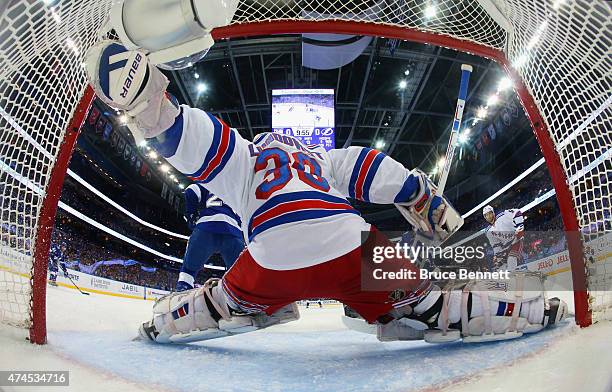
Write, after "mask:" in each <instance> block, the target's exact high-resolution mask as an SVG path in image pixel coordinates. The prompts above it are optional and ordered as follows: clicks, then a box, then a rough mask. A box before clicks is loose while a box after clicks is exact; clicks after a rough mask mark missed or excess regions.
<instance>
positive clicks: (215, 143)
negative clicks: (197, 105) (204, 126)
mask: <svg viewBox="0 0 612 392" xmlns="http://www.w3.org/2000/svg"><path fill="white" fill-rule="evenodd" d="M206 115H207V116H208V117H209V118H210V121H212V123H213V126H214V129H213V140H212V143H211V144H210V148H209V149H208V152H207V153H206V156H205V157H204V161H203V162H202V165H201V166H200V168H199V169H198V170H196V171H195V172H194V173H191V174H187V173H185V175H186V176H187V177H198V176H199V175H200V174H202V172H204V170H205V169H206V167H207V166H208V163H209V162H210V161H211V160H212V159H213V158H214V156H215V155H216V154H217V149H218V148H219V147H220V144H221V131H222V130H223V125H221V122H219V120H217V119H216V118H215V116H212V115H210V114H208V113H206Z"/></svg>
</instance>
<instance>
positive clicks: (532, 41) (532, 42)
mask: <svg viewBox="0 0 612 392" xmlns="http://www.w3.org/2000/svg"><path fill="white" fill-rule="evenodd" d="M546 27H548V22H547V21H544V23H542V24H541V25H540V27H538V31H537V32H536V33H535V35H534V36H533V37H531V39H530V40H529V42H528V43H527V49H528V50H530V49H533V47H534V46H535V45H536V44H537V43H538V41H539V40H540V38H541V37H542V34H543V33H544V30H546Z"/></svg>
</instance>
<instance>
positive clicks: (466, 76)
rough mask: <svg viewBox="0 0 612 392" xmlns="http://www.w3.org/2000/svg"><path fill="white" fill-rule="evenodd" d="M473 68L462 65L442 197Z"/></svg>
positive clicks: (441, 185)
mask: <svg viewBox="0 0 612 392" xmlns="http://www.w3.org/2000/svg"><path fill="white" fill-rule="evenodd" d="M471 73H472V66H471V65H469V64H461V83H460V85H459V97H458V98H457V108H456V109H455V118H454V119H453V127H452V129H451V134H450V140H449V141H448V147H447V148H446V158H445V162H444V168H443V169H442V172H441V173H440V181H438V189H437V190H436V194H437V195H438V196H442V193H444V188H445V187H446V180H448V173H449V172H450V168H451V164H452V163H453V157H454V156H455V147H456V144H457V139H458V138H459V129H460V128H461V119H462V118H463V109H464V108H465V100H466V99H467V90H468V84H469V82H470V74H471Z"/></svg>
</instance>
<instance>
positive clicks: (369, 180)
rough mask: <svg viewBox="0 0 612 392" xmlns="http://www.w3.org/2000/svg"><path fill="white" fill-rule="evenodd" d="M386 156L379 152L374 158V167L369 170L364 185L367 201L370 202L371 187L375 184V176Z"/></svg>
mask: <svg viewBox="0 0 612 392" xmlns="http://www.w3.org/2000/svg"><path fill="white" fill-rule="evenodd" d="M385 157H386V155H385V154H383V153H382V152H379V153H378V154H376V157H375V158H374V161H373V162H372V165H371V166H370V170H368V174H367V175H366V178H365V182H364V184H363V199H364V200H365V201H368V202H369V201H370V187H371V186H372V183H373V182H374V176H375V175H376V172H377V171H378V167H379V166H380V164H381V163H382V161H383V159H385Z"/></svg>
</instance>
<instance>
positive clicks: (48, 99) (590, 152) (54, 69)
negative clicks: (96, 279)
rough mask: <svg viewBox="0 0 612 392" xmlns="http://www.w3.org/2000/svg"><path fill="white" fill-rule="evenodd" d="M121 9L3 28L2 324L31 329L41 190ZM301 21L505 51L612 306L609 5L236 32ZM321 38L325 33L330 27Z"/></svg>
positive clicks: (293, 10) (257, 15)
mask: <svg viewBox="0 0 612 392" xmlns="http://www.w3.org/2000/svg"><path fill="white" fill-rule="evenodd" d="M109 3H110V0H103V1H95V0H86V1H76V0H59V1H56V2H55V3H52V4H54V5H45V3H43V2H42V1H37V2H18V3H17V2H15V4H11V5H9V6H8V9H7V10H6V11H5V12H4V14H3V17H2V19H1V20H0V42H1V44H0V47H1V49H2V50H1V52H0V92H1V97H2V98H1V99H0V126H1V128H0V129H1V132H2V133H0V197H1V198H2V199H1V200H0V206H1V208H2V215H1V216H0V223H1V230H2V243H1V245H2V252H1V253H0V320H2V321H9V322H11V323H14V324H20V325H23V326H27V325H29V323H30V321H29V317H30V316H29V304H28V301H29V296H30V288H29V276H30V274H31V265H32V263H31V261H30V260H31V259H30V256H31V255H32V250H33V244H34V242H35V233H36V228H37V221H38V217H39V211H40V207H41V203H42V197H41V194H39V191H37V189H45V188H46V186H47V184H48V182H49V177H50V173H51V168H52V166H53V162H54V159H55V157H56V155H57V153H58V150H59V147H60V144H61V141H62V138H63V135H64V131H65V129H66V125H67V122H68V121H69V119H70V117H71V114H72V112H73V111H74V108H75V106H76V104H77V103H78V101H79V96H80V94H82V91H83V89H84V86H85V79H84V75H83V71H82V68H81V61H82V55H83V53H84V51H85V50H86V48H87V47H89V46H90V45H91V44H92V43H93V41H94V40H95V36H96V32H97V30H98V29H99V28H100V26H101V24H102V23H103V21H104V19H105V15H106V13H107V11H108V9H109V5H110V4H109ZM298 20H305V21H313V20H317V21H324V20H333V21H345V22H347V21H350V22H361V23H369V24H376V25H384V26H391V27H397V28H408V29H411V30H414V31H423V32H433V33H435V34H439V35H442V36H448V37H452V38H457V39H461V40H465V41H469V42H472V43H477V44H480V45H483V46H486V47H488V48H493V49H498V50H502V51H504V52H505V53H506V56H507V58H508V60H509V61H510V62H511V63H512V64H514V66H515V68H516V69H517V71H518V74H519V75H520V76H521V77H522V78H523V80H524V82H525V84H526V86H527V88H528V90H529V92H530V93H531V95H532V96H533V98H534V100H535V102H536V104H537V106H538V108H539V110H540V112H541V114H542V115H543V117H544V121H545V123H546V126H547V128H548V131H549V133H550V136H551V139H552V141H553V143H554V145H555V147H556V150H557V152H558V155H559V158H560V161H561V165H562V167H563V170H564V172H565V173H566V176H567V178H568V182H569V184H568V185H569V188H570V191H571V194H572V196H573V201H574V204H575V206H576V215H577V219H578V224H579V227H580V228H582V229H584V230H585V231H588V232H589V234H587V235H586V237H585V240H586V243H587V244H588V246H587V250H588V251H589V252H592V256H593V257H592V258H591V259H589V261H588V262H586V267H587V268H588V272H589V275H590V278H589V279H590V283H589V289H590V290H591V295H592V301H593V302H592V306H593V309H594V310H596V311H600V310H603V309H605V308H606V306H608V305H609V304H610V303H612V294H611V293H610V290H609V288H610V285H611V281H612V261H611V260H612V255H611V254H610V249H612V246H610V242H609V241H608V242H606V241H607V240H606V236H604V235H603V234H602V231H603V230H608V231H609V230H610V228H611V227H610V226H611V225H612V221H611V220H612V217H611V213H610V211H611V208H610V204H611V198H612V196H611V195H612V192H611V191H612V190H611V189H610V183H611V181H610V180H611V176H612V174H611V173H612V151H611V146H612V113H611V109H610V105H611V103H612V97H611V91H612V90H611V86H610V83H611V82H610V80H611V78H610V70H611V69H612V63H611V56H610V47H612V42H611V38H610V37H611V36H612V33H611V31H612V29H611V26H610V24H611V20H612V16H611V9H610V4H609V3H607V2H604V1H590V0H585V1H569V0H566V1H564V0H555V1H548V2H546V1H537V2H535V1H523V0H505V1H504V0H479V1H474V0H439V1H436V2H430V1H424V0H418V1H416V0H379V1H366V0H347V1H315V0H301V1H300V0H299V1H291V0H277V1H251V0H246V1H241V2H240V4H239V6H238V11H237V13H236V16H235V18H234V22H233V26H239V27H244V26H247V27H249V26H250V28H252V31H253V32H255V33H257V31H258V28H261V26H262V25H259V27H258V24H257V23H254V22H278V21H280V22H283V21H285V22H291V21H298ZM249 24H250V25H249ZM240 25H242V26H240ZM231 28H232V27H231V26H230V30H231ZM262 31H264V30H262ZM272 31H273V30H270V29H266V30H265V32H272ZM320 32H325V27H324V25H322V27H321V31H320ZM562 208H564V207H563V206H562ZM602 238H603V240H602ZM608 238H609V237H608ZM578 262H580V261H578Z"/></svg>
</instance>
